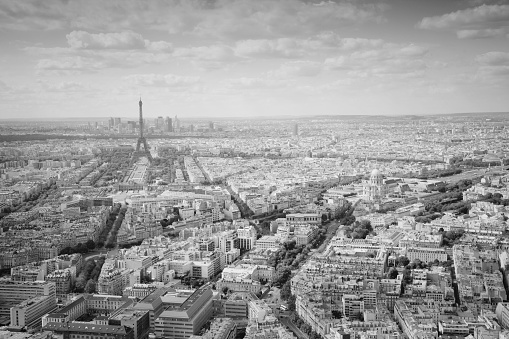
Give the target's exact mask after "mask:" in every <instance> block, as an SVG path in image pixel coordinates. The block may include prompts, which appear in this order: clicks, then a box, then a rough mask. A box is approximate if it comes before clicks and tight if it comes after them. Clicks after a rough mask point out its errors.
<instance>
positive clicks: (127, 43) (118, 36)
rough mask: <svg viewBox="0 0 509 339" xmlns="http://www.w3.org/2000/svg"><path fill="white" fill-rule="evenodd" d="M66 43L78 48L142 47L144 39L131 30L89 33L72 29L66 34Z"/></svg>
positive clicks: (143, 46)
mask: <svg viewBox="0 0 509 339" xmlns="http://www.w3.org/2000/svg"><path fill="white" fill-rule="evenodd" d="M66 37H67V43H68V44H69V46H71V48H78V49H143V48H145V41H144V40H143V37H142V36H141V34H138V33H134V32H131V31H125V32H120V33H98V34H91V33H88V32H84V31H72V32H71V33H69V34H67V36H66Z"/></svg>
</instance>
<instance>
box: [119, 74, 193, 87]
mask: <svg viewBox="0 0 509 339" xmlns="http://www.w3.org/2000/svg"><path fill="white" fill-rule="evenodd" d="M125 79H126V80H127V81H128V82H130V83H131V84H133V85H136V86H150V87H188V86H190V85H195V84H196V83H198V82H199V81H200V78H199V77H188V76H180V75H175V74H133V75H129V76H127V77H125Z"/></svg>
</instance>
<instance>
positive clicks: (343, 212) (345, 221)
mask: <svg viewBox="0 0 509 339" xmlns="http://www.w3.org/2000/svg"><path fill="white" fill-rule="evenodd" d="M354 210H355V206H354V205H353V204H352V203H351V202H347V203H346V204H344V205H343V206H341V207H340V208H337V209H336V211H335V212H334V219H335V220H337V221H339V222H340V223H341V224H342V225H351V224H353V223H354V221H355V216H354V215H353V212H354Z"/></svg>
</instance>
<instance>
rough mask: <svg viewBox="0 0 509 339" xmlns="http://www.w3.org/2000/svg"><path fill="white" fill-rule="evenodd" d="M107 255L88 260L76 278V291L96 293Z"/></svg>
mask: <svg viewBox="0 0 509 339" xmlns="http://www.w3.org/2000/svg"><path fill="white" fill-rule="evenodd" d="M105 260H106V258H105V257H100V258H99V259H97V260H87V261H85V265H84V266H83V268H82V270H81V273H80V274H79V275H78V277H77V278H76V284H75V286H74V292H75V293H96V292H97V280H98V279H99V275H100V274H101V269H102V267H103V264H104V261H105Z"/></svg>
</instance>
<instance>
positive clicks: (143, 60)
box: [0, 0, 509, 119]
mask: <svg viewBox="0 0 509 339" xmlns="http://www.w3.org/2000/svg"><path fill="white" fill-rule="evenodd" d="M0 65H1V69H2V72H1V73H0V118H46V117H52V118H53V117H66V118H73V117H110V116H111V117H125V116H132V117H133V119H136V117H137V110H138V105H137V103H138V100H139V96H140V95H141V96H142V99H143V103H144V106H143V108H144V115H145V117H147V118H154V117H157V116H174V115H178V116H179V117H182V118H186V117H189V118H193V117H211V118H213V117H228V116H232V117H240V118H242V117H246V118H247V117H253V116H256V117H259V116H279V115H291V116H309V115H314V114H316V115H335V114H368V115H376V114H383V115H400V114H419V115H420V114H440V113H453V112H490V111H494V112H500V111H508V110H509V109H508V107H509V95H507V89H508V88H509V1H505V0H504V1H497V0H486V1H478V0H452V1H443V0H431V1H430V0H426V1H422V0H384V1H375V0H336V1H314V0H256V1H253V0H210V1H205V0H180V1H179V0H174V1H151V0H149V1H134V0H132V1H123V0H112V1H107V2H103V1H100V0H90V1H84V0H83V1H80V0H48V1H37V0H27V1H2V2H0Z"/></svg>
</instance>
